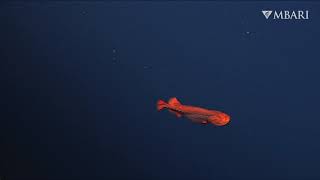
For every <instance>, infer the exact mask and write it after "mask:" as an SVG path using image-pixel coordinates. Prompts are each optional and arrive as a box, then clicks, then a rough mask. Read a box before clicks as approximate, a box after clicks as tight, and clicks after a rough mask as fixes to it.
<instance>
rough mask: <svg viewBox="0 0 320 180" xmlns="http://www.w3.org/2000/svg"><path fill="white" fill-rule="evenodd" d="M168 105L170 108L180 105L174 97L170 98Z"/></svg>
mask: <svg viewBox="0 0 320 180" xmlns="http://www.w3.org/2000/svg"><path fill="white" fill-rule="evenodd" d="M168 103H169V104H170V105H171V106H177V105H181V103H180V102H179V101H178V99H177V98H176V97H173V98H170V99H169V101H168Z"/></svg>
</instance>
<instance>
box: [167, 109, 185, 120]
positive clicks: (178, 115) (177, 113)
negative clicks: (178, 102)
mask: <svg viewBox="0 0 320 180" xmlns="http://www.w3.org/2000/svg"><path fill="white" fill-rule="evenodd" d="M169 112H171V113H173V114H175V115H176V116H177V117H178V118H180V117H181V116H182V114H181V113H179V112H177V111H173V110H171V109H169Z"/></svg>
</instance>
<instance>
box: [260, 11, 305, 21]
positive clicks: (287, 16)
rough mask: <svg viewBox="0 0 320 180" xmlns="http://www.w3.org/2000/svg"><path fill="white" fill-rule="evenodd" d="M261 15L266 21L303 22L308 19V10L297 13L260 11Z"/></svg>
mask: <svg viewBox="0 0 320 180" xmlns="http://www.w3.org/2000/svg"><path fill="white" fill-rule="evenodd" d="M261 12H262V14H263V15H264V17H265V18H266V19H284V20H291V19H297V20H304V19H309V11H308V10H299V11H288V10H284V11H272V10H262V11H261Z"/></svg>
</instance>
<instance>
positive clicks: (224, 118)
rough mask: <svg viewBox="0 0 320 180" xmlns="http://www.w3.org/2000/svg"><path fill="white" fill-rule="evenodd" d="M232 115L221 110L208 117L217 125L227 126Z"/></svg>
mask: <svg viewBox="0 0 320 180" xmlns="http://www.w3.org/2000/svg"><path fill="white" fill-rule="evenodd" d="M230 119H231V118H230V116H229V115H227V114H225V113H222V112H219V114H217V115H214V116H210V117H209V118H208V120H209V122H211V123H212V124H214V125H216V126H225V125H227V124H228V123H229V122H230Z"/></svg>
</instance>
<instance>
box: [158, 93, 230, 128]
mask: <svg viewBox="0 0 320 180" xmlns="http://www.w3.org/2000/svg"><path fill="white" fill-rule="evenodd" d="M157 109H158V110H159V111H160V110H163V109H168V110H169V111H170V112H171V113H173V114H175V115H176V116H177V117H179V118H180V117H182V116H184V117H186V118H188V119H190V120H191V121H192V122H194V123H199V124H209V123H211V124H214V125H216V126H224V125H226V124H228V123H229V122H230V116H229V115H227V114H225V113H223V112H220V111H216V110H209V109H204V108H200V107H195V106H188V105H183V104H181V103H180V102H179V100H178V99H177V98H175V97H174V98H171V99H170V100H169V101H168V103H166V102H165V101H163V100H159V101H158V102H157Z"/></svg>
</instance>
